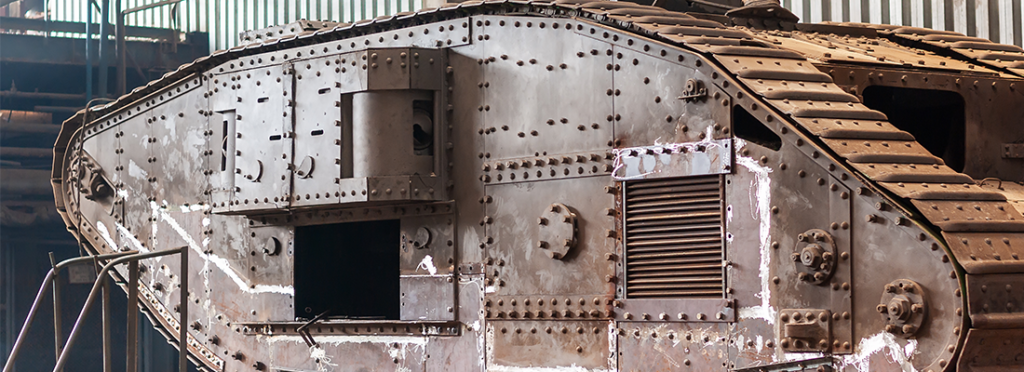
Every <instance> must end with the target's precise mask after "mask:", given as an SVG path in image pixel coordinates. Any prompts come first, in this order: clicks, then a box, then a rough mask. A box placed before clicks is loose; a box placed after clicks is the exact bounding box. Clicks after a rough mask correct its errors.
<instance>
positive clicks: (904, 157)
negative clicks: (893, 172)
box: [822, 139, 942, 164]
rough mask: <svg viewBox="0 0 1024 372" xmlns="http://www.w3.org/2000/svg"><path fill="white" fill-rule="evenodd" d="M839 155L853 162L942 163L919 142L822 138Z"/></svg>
mask: <svg viewBox="0 0 1024 372" xmlns="http://www.w3.org/2000/svg"><path fill="white" fill-rule="evenodd" d="M822 141H823V142H825V144H826V145H828V147H830V148H832V150H834V151H835V152H837V153H838V154H839V156H842V157H845V158H847V159H850V161H852V162H854V163H917V164H942V159H939V158H938V157H936V156H935V155H932V154H931V153H930V152H928V150H926V149H925V148H924V146H921V144H920V143H917V142H913V141H884V140H846V139H822Z"/></svg>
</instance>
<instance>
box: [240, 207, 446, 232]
mask: <svg viewBox="0 0 1024 372" xmlns="http://www.w3.org/2000/svg"><path fill="white" fill-rule="evenodd" d="M452 211H454V205H453V203H451V202H435V203H416V204H414V205H399V206H373V207H370V206H362V207H347V208H333V209H324V210H317V211H295V212H292V213H283V214H269V215H257V216H252V219H251V220H250V221H251V224H252V225H253V226H265V225H292V226H308V225H321V224H329V223H339V222H353V221H378V220H393V219H401V218H406V217H413V216H429V215H435V214H447V213H451V212H452Z"/></svg>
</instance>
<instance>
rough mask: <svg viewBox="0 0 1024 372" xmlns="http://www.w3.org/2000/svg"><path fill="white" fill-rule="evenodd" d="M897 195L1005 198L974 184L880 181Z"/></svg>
mask: <svg viewBox="0 0 1024 372" xmlns="http://www.w3.org/2000/svg"><path fill="white" fill-rule="evenodd" d="M879 184H880V185H882V187H885V189H886V190H889V191H891V192H892V193H894V194H896V195H897V196H900V197H903V198H908V199H915V200H1005V199H1006V197H1005V196H1003V195H1001V194H999V193H995V192H991V191H985V190H982V189H981V187H978V185H974V184H959V185H949V184H943V183H939V184H934V183H932V184H929V183H918V182H895V183H894V182H880V183H879Z"/></svg>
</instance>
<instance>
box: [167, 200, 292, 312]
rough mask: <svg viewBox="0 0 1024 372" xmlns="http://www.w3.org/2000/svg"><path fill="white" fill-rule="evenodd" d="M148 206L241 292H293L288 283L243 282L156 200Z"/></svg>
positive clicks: (223, 259) (287, 293)
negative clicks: (254, 283)
mask: <svg viewBox="0 0 1024 372" xmlns="http://www.w3.org/2000/svg"><path fill="white" fill-rule="evenodd" d="M150 207H151V208H153V210H154V211H158V212H159V215H160V220H161V221H163V222H166V223H167V225H169V226H170V227H171V229H173V230H174V231H175V232H176V233H178V236H180V237H181V239H182V240H184V241H185V243H187V244H188V247H189V248H190V249H192V250H193V251H195V252H196V253H197V255H198V256H199V257H200V258H202V259H203V260H206V261H207V262H212V263H213V264H214V265H216V266H217V268H219V269H220V270H221V271H222V272H224V274H225V275H227V276H228V278H231V281H233V282H235V285H237V286H238V289H239V290H241V291H242V292H245V293H252V294H257V293H280V294H286V295H291V294H294V293H295V290H294V288H292V286H290V285H288V286H283V285H266V284H257V285H255V286H252V287H250V286H249V285H248V284H246V283H245V280H242V277H240V276H238V273H236V272H235V270H233V269H232V268H231V263H229V262H228V260H227V259H225V258H223V257H219V256H217V255H214V254H207V253H206V252H203V249H202V247H200V246H199V244H197V243H196V241H195V240H194V239H192V236H191V235H189V233H188V231H185V229H184V228H182V227H181V225H180V224H178V221H175V220H174V218H172V217H171V216H170V214H168V213H167V212H165V211H163V210H162V209H161V208H160V206H159V205H157V204H156V202H150Z"/></svg>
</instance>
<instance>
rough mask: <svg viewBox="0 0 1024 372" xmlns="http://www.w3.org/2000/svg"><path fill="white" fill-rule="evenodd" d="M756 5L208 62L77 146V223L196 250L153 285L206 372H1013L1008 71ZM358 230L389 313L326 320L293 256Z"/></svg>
mask: <svg viewBox="0 0 1024 372" xmlns="http://www.w3.org/2000/svg"><path fill="white" fill-rule="evenodd" d="M768 3H770V2H766V3H765V4H767V7H765V6H762V5H764V4H762V3H753V4H749V7H748V8H747V9H740V10H741V11H737V12H735V13H731V15H732V18H728V17H721V16H718V17H715V16H701V17H703V18H696V17H693V16H690V15H686V14H681V13H674V12H670V11H667V10H664V9H662V8H656V7H648V6H640V5H635V4H629V3H624V2H622V3H619V2H616V3H612V2H597V3H580V4H574V3H564V4H546V3H530V4H526V3H520V2H513V1H502V2H493V3H486V4H484V3H476V2H468V3H462V4H459V5H451V6H448V7H445V8H442V9H431V10H424V11H421V12H419V13H418V14H409V15H403V16H399V17H395V18H394V19H378V20H375V21H367V22H362V23H357V24H355V25H338V26H336V27H334V28H330V29H327V28H325V29H321V30H318V31H316V32H311V33H303V34H300V35H297V36H294V37H285V38H282V39H274V40H267V41H265V42H263V43H260V44H251V45H248V46H246V47H240V48H236V49H233V50H230V51H221V52H217V53H214V55H213V56H211V57H209V58H205V59H201V60H198V61H196V62H195V63H193V64H190V65H186V66H183V67H182V68H181V69H179V70H178V71H175V72H171V73H169V74H168V75H166V76H165V77H164V78H163V79H161V80H158V81H156V82H153V83H151V84H150V85H148V86H146V87H141V88H138V89H137V90H136V91H134V92H132V93H130V94H128V95H126V96H124V97H122V98H121V99H120V100H119V101H118V102H116V103H114V104H111V105H109V106H106V107H104V108H101V109H96V110H93V111H92V112H90V113H89V117H93V118H98V119H95V120H92V121H90V122H88V123H82V118H83V114H81V113H80V114H79V115H78V116H76V117H74V118H72V119H71V120H69V121H67V122H65V124H64V126H63V130H62V134H61V136H60V137H59V139H58V141H57V146H56V150H55V152H56V154H57V156H56V159H57V161H56V163H57V164H58V165H62V166H59V167H55V173H54V175H53V176H54V177H53V178H54V179H55V181H54V190H55V192H56V193H57V195H59V196H60V198H58V200H59V201H58V206H59V207H60V210H61V211H62V216H63V217H64V218H65V220H66V222H67V223H68V225H69V227H71V229H72V232H73V233H75V234H77V236H78V237H79V239H80V240H81V241H82V242H83V243H86V244H87V246H88V248H89V249H90V252H91V253H93V254H99V253H105V252H114V251H119V250H125V249H130V250H140V251H141V250H151V251H152V250H156V251H160V250H165V249H168V248H172V247H174V248H176V247H182V246H184V247H186V248H185V252H187V253H188V254H189V261H188V262H181V263H178V262H170V260H164V261H157V260H147V261H143V262H142V263H140V266H142V267H146V268H147V269H146V270H145V272H142V273H140V274H139V275H140V277H139V284H138V290H139V294H140V296H141V302H142V303H143V304H144V305H145V308H146V309H147V310H148V311H149V313H150V314H151V315H152V317H153V319H154V320H155V324H157V327H158V329H162V330H164V332H165V334H166V335H167V336H168V337H169V340H172V341H173V342H176V343H180V344H181V345H182V346H181V347H182V349H183V350H187V351H188V352H189V353H190V355H191V357H192V358H193V361H194V362H197V364H198V365H200V366H201V367H202V368H205V369H208V370H217V371H220V370H252V369H255V370H342V369H359V368H366V369H372V370H392V369H394V370H455V369H457V370H498V371H503V370H508V371H516V370H521V369H530V368H550V369H553V370H579V369H584V370H630V371H631V370H701V371H703V370H723V371H726V370H751V369H754V370H756V369H758V368H764V369H765V370H773V371H775V370H779V371H782V370H787V371H788V370H806V369H807V368H810V367H813V368H814V369H815V370H821V371H826V370H844V371H866V370H882V371H889V370H892V371H897V370H906V371H910V370H916V371H933V372H937V371H953V370H957V369H959V370H974V369H977V370H980V369H982V368H1005V369H1006V370H1010V369H1012V368H1013V367H1015V366H1018V365H1019V363H1018V362H1017V361H1016V359H1013V358H1015V357H1016V356H1015V355H1016V354H1014V352H1015V350H1018V349H1019V347H1018V346H1017V345H1018V344H1016V343H1015V342H1019V340H1020V339H1021V335H1022V334H1024V324H1022V322H1021V321H1020V314H1021V313H1020V308H1021V307H1022V306H1024V304H1021V303H1019V301H1018V300H1017V299H1016V298H1017V294H1019V290H1020V289H1019V288H1017V287H1018V285H1017V284H1019V283H1016V278H1017V276H1020V273H1021V272H1022V270H1024V265H1022V264H1021V261H1020V257H1019V256H1020V255H1021V254H1024V250H1022V247H1024V239H1022V238H1021V235H1020V234H1021V233H1022V232H1021V225H1022V224H1024V219H1022V217H1021V214H1020V213H1021V212H1020V210H1019V209H1018V207H1019V203H1020V201H1021V200H1024V198H1022V197H1021V195H1022V191H1021V190H1020V187H1019V185H1018V184H1016V183H1015V182H1013V181H1018V180H1021V179H1022V175H1021V171H1020V170H1021V168H1020V164H1019V159H1017V158H1016V157H1015V156H1007V154H1009V155H1013V154H1014V152H1013V151H1014V150H1012V149H1013V148H1014V147H1012V146H1011V147H1010V149H1011V151H1010V152H1007V150H1006V149H1007V147H1006V146H1005V145H1006V144H1019V143H1024V134H1021V133H1020V132H1019V131H1018V130H1016V126H1017V124H1018V123H1017V119H1018V118H1019V117H1020V114H1021V113H1022V112H1024V111H1022V110H1024V108H1022V107H1024V105H1021V104H1020V103H1021V102H1020V101H1021V98H1020V95H1019V94H1018V92H1019V90H1020V89H1021V88H1022V87H1021V86H1019V85H1020V80H1021V76H1022V73H1024V71H1021V68H1019V66H1017V65H1016V64H1014V62H1007V61H1016V60H1015V58H1017V54H1019V53H1020V52H1019V51H1017V50H1016V49H1012V48H1007V47H1003V46H999V45H997V44H991V43H984V42H983V41H981V40H975V39H971V38H965V37H963V36H957V35H950V34H949V33H932V32H928V31H926V30H920V29H891V28H884V27H875V26H870V25H861V24H824V25H806V24H800V25H797V24H795V23H794V22H793V21H792V19H790V18H789V17H788V15H786V14H783V13H776V10H772V9H777V8H774V7H772V6H773V4H768ZM719 22H722V23H719ZM1004 55H1005V56H1006V57H1000V58H996V57H997V56H1004ZM885 89H891V90H885ZM904 89H913V90H904ZM878 92H882V93H878ZM936 92H940V93H943V94H946V93H952V94H955V95H956V97H957V101H956V102H959V103H948V104H944V106H949V107H954V108H955V107H959V106H957V105H960V104H962V110H963V116H964V117H963V120H962V126H963V127H962V128H958V127H956V125H959V124H955V123H954V124H949V125H950V126H949V127H948V128H947V127H942V125H946V124H944V122H943V120H946V119H948V117H929V115H933V116H934V113H933V112H932V111H937V110H944V109H947V108H948V107H929V108H925V109H921V108H918V107H916V106H915V104H920V101H922V100H917V101H915V100H913V99H912V98H914V97H917V96H918V95H923V94H932V93H936ZM886 94H889V96H886ZM904 94H905V95H906V96H903V95H904ZM879 95H882V98H884V99H883V100H881V101H879V99H878V97H879ZM939 96H941V97H946V96H942V95H939ZM901 97H903V98H904V99H906V101H902V102H900V101H898V99H900V98H901ZM928 97H932V96H928ZM941 97H940V98H941ZM885 99H889V100H892V101H895V102H897V104H895V105H892V106H893V107H895V108H893V107H890V106H887V101H885ZM924 101H927V100H924ZM900 104H902V106H900ZM914 110H917V111H914ZM904 111H908V112H912V113H913V114H914V115H910V116H911V117H907V116H908V115H903V114H904ZM950 115H953V114H950ZM915 116H916V117H915ZM954 119H957V118H954ZM955 130H962V131H963V132H962V134H958V133H960V132H955ZM944 131H948V133H946V132H944ZM950 138H953V140H952V141H953V142H948V143H947V144H948V146H947V147H946V148H942V147H941V146H939V147H937V146H938V145H936V143H940V144H941V143H943V142H942V141H950ZM956 141H962V142H963V143H962V146H960V147H957V146H958V145H957V143H958V142H956ZM940 150H941V151H940ZM104 185H109V188H112V189H114V192H110V193H107V192H103V191H104V190H105V187H107V186H104ZM353 223H360V224H361V225H358V226H365V228H366V229H373V228H374V227H373V226H383V225H384V224H388V223H392V224H395V223H397V225H396V226H398V227H397V233H396V235H395V236H390V235H389V236H386V237H382V239H388V241H389V242H390V243H388V244H393V248H392V249H395V250H398V252H399V254H398V255H397V257H398V262H387V263H384V262H374V261H373V260H365V262H364V261H363V260H360V261H358V264H359V265H360V266H364V267H367V268H372V269H375V270H385V269H387V270H390V269H389V268H395V273H396V275H397V277H396V278H390V279H394V282H393V283H395V285H396V287H397V288H398V290H397V292H396V293H390V292H382V293H378V294H376V295H379V296H383V297H387V298H390V299H396V298H397V299H398V306H397V308H396V309H395V312H394V314H393V315H379V316H375V317H374V318H373V319H367V318H363V317H359V316H356V317H348V316H330V315H325V316H324V317H322V318H320V319H313V315H316V314H317V313H318V312H311V310H306V311H305V312H304V311H302V310H305V309H301V308H300V309H296V307H301V306H305V304H302V303H300V302H301V301H299V300H298V298H299V297H298V296H295V293H296V291H297V290H299V291H301V290H306V291H308V290H310V287H302V288H298V286H304V285H306V284H302V283H301V281H300V280H298V279H297V278H300V277H301V276H302V275H307V274H323V275H326V276H324V277H325V278H331V277H330V276H329V275H328V274H330V273H304V272H297V269H295V267H296V266H295V265H296V262H297V260H296V257H298V256H299V255H301V254H310V252H314V251H315V250H316V249H318V248H316V247H320V245H317V244H327V245H326V246H327V247H330V249H331V250H339V249H346V248H345V247H346V246H347V242H346V241H347V240H349V239H347V238H346V239H340V240H341V241H334V242H328V243H317V244H314V243H310V242H309V240H305V241H304V240H303V239H304V238H303V236H308V235H304V234H309V231H314V230H311V229H313V228H316V227H320V226H321V225H329V224H353ZM346 226H356V225H346ZM328 227H330V226H328ZM382 231H383V230H382ZM369 233H370V232H367V234H369ZM353 234H354V235H359V234H357V233H353ZM351 238H352V240H358V239H360V237H359V236H352V237H351ZM349 257H351V259H352V260H359V259H358V258H357V257H358V256H355V255H354V254H353V255H351V256H346V259H349ZM339 264H340V262H339ZM346 267H347V266H346ZM177 272H184V273H187V274H185V275H186V276H187V277H181V276H176V275H174V273H177ZM117 273H118V275H121V276H123V275H126V274H127V273H126V272H124V271H123V270H121V269H119V270H118V271H117ZM338 274H341V273H338ZM352 282H353V281H351V280H348V281H345V280H332V279H326V280H323V283H317V285H319V287H317V289H316V290H320V291H325V293H326V291H327V290H329V289H331V288H335V287H346V286H352V285H353V283H352ZM381 282H387V281H386V280H382V281H381ZM187 283H191V284H187ZM388 283H390V282H388ZM179 284H180V285H181V287H180V288H179V287H178V285H179ZM360 284H361V285H364V286H370V285H378V284H381V283H376V282H365V283H360ZM901 285H902V287H901ZM189 292H191V293H189ZM388 296H393V297H388ZM880 296H881V299H880ZM175 298H180V299H181V301H182V302H183V303H185V305H183V306H186V308H178V309H175V308H174V306H175V302H177V301H174V300H173V299H175ZM344 300H345V301H346V302H347V303H359V302H360V301H361V300H366V299H361V298H344ZM881 305H884V307H883V306H881ZM336 306H342V305H336ZM883 310H884V311H883ZM880 313H881V314H883V315H882V316H880V315H879V314H880ZM389 316H390V318H388V317H389ZM382 317H383V318H384V319H380V318H382ZM311 319H312V320H313V321H311ZM306 324H308V325H306ZM301 327H306V328H302V332H300V330H299V328H301ZM305 331H308V332H309V333H308V334H307V333H305ZM309 338H312V339H313V340H315V341H314V342H310V341H309ZM985 339H988V340H993V339H994V340H998V341H999V342H998V343H996V345H994V346H991V345H992V344H988V343H986V342H991V341H983V340H985ZM304 340H305V342H304ZM983 344H984V345H990V346H982V345H983ZM310 345H313V346H310ZM1017 353H1019V352H1017ZM822 357H824V359H822ZM1004 357H1005V359H1004ZM975 359H977V361H975ZM801 361H803V362H805V363H804V364H803V365H800V364H796V365H793V364H792V363H793V362H801ZM971 363H974V364H971ZM1014 363H1017V364H1014ZM796 367H799V369H797V368H796ZM972 368H973V369H972Z"/></svg>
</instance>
